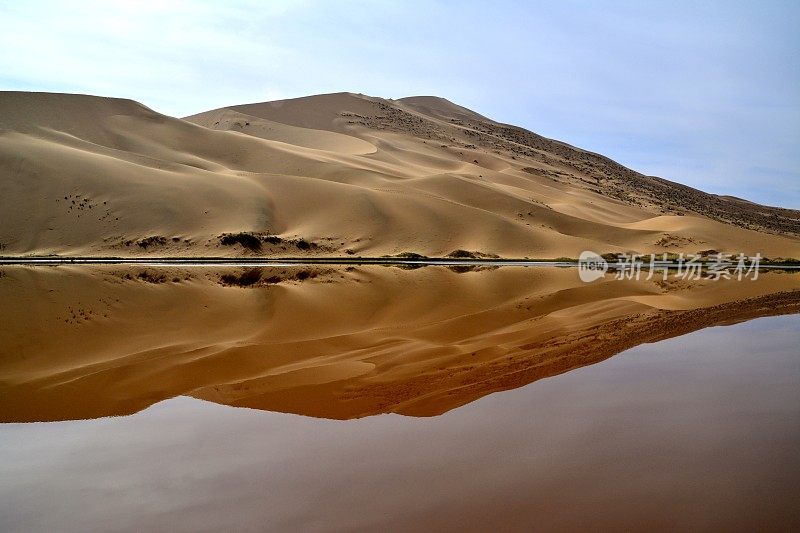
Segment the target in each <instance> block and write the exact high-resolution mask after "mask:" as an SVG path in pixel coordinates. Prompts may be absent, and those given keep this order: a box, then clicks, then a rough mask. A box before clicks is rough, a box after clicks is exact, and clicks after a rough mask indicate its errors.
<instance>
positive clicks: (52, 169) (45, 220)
mask: <svg viewBox="0 0 800 533" xmlns="http://www.w3.org/2000/svg"><path fill="white" fill-rule="evenodd" d="M225 233H251V234H258V235H271V236H276V237H279V239H280V242H265V243H264V245H263V246H261V247H259V249H258V250H253V249H250V248H247V247H242V246H238V245H233V246H226V245H224V244H221V242H220V238H221V236H222V235H223V234H225ZM799 236H800V213H798V212H797V211H793V210H788V209H778V208H771V207H766V206H760V205H757V204H753V203H750V202H746V201H743V200H740V199H735V198H732V197H723V196H715V195H710V194H706V193H703V192H701V191H697V190H694V189H691V188H689V187H685V186H683V185H679V184H676V183H673V182H669V181H666V180H663V179H660V178H654V177H649V176H643V175H641V174H638V173H636V172H634V171H632V170H630V169H627V168H625V167H622V166H621V165H619V164H617V163H615V162H613V161H611V160H610V159H607V158H605V157H602V156H600V155H598V154H593V153H590V152H587V151H584V150H581V149H579V148H575V147H572V146H570V145H568V144H566V143H563V142H559V141H553V140H550V139H546V138H544V137H541V136H538V135H536V134H534V133H531V132H529V131H527V130H524V129H522V128H517V127H514V126H509V125H505V124H500V123H497V122H495V121H492V120H490V119H487V118H485V117H483V116H482V115H480V114H478V113H475V112H473V111H471V110H469V109H466V108H464V107H461V106H458V105H457V104H454V103H452V102H449V101H447V100H444V99H441V98H437V97H428V96H426V97H410V98H402V99H399V100H386V99H381V98H374V97H369V96H365V95H359V94H353V93H337V94H326V95H318V96H311V97H305V98H297V99H291V100H283V101H276V102H266V103H257V104H246V105H236V106H231V107H226V108H221V109H217V110H213V111H207V112H204V113H200V114H197V115H194V116H191V117H186V118H185V119H179V118H172V117H168V116H165V115H162V114H159V113H157V112H156V111H153V110H151V109H149V108H147V107H145V106H143V105H141V104H139V103H136V102H133V101H130V100H123V99H114V98H100V97H94V96H86V95H68V94H49V93H21V92H4V93H0V247H2V251H1V252H0V253H2V254H3V255H20V254H39V255H41V254H63V255H96V256H137V255H149V254H156V255H162V256H182V255H186V256H237V255H247V254H254V253H258V254H261V255H265V256H287V255H329V256H344V255H363V256H380V255H384V254H398V253H404V252H413V253H419V254H424V255H428V256H444V255H446V254H448V253H450V252H452V251H453V250H456V249H465V250H474V251H479V252H483V253H488V254H496V255H499V256H502V257H518V258H522V257H531V258H555V257H577V256H578V255H579V254H580V252H581V251H583V250H594V251H597V252H599V253H606V252H622V251H633V252H639V253H650V252H689V253H696V252H698V251H700V250H709V249H713V250H718V251H726V252H731V253H739V252H744V253H748V254H755V253H757V252H760V253H762V254H763V255H765V256H768V257H782V258H786V257H800V237H799ZM300 240H303V241H305V242H308V243H310V244H312V245H313V246H309V247H308V248H301V249H298V248H297V247H295V246H293V245H292V244H291V243H292V242H299V241H300ZM273 241H274V239H273ZM140 243H146V244H145V245H141V244H140Z"/></svg>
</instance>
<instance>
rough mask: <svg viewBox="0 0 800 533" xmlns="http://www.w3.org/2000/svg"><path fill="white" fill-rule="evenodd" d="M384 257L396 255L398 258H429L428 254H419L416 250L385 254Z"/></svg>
mask: <svg viewBox="0 0 800 533" xmlns="http://www.w3.org/2000/svg"><path fill="white" fill-rule="evenodd" d="M384 257H396V258H398V259H429V258H428V256H427V255H422V254H418V253H416V252H401V253H399V254H395V255H384Z"/></svg>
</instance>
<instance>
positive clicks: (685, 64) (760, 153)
mask: <svg viewBox="0 0 800 533" xmlns="http://www.w3.org/2000/svg"><path fill="white" fill-rule="evenodd" d="M0 20H2V22H3V28H4V31H3V32H2V34H0V50H1V51H0V89H3V90H39V91H59V92H81V93H90V94H99V95H105V96H119V97H127V98H133V99H135V100H138V101H140V102H142V103H144V104H146V105H148V106H150V107H152V108H154V109H156V110H157V111H160V112H162V113H166V114H169V115H173V116H184V115H188V114H192V113H196V112H199V111H203V110H207V109H211V108H215V107H220V106H223V105H231V104H237V103H246V102H256V101H264V100H272V99H277V98H290V97H295V96H304V95H308V94H317V93H324V92H338V91H353V92H362V93H366V94H370V95H373V96H383V97H388V98H399V97H403V96H410V95H420V94H429V95H437V96H443V97H445V98H448V99H450V100H452V101H454V102H456V103H459V104H462V105H465V106H467V107H470V108H472V109H474V110H475V111H478V112H480V113H482V114H484V115H487V116H490V117H492V118H494V119H497V120H500V121H503V122H508V123H512V124H517V125H520V126H524V127H526V128H528V129H531V130H533V131H535V132H537V133H540V134H542V135H545V136H548V137H553V138H556V139H559V140H563V141H566V142H569V143H571V144H574V145H577V146H580V147H583V148H587V149H590V150H593V151H596V152H599V153H602V154H604V155H607V156H609V157H612V158H613V159H616V160H617V161H619V162H621V163H623V164H625V165H627V166H629V167H632V168H634V169H636V170H639V171H641V172H644V173H647V174H653V175H658V176H662V177H665V178H668V179H671V180H674V181H679V182H681V183H686V184H688V185H691V186H694V187H698V188H701V189H704V190H707V191H710V192H716V193H720V194H732V195H736V196H741V197H745V198H748V199H752V200H756V201H759V202H762V203H768V204H771V205H782V206H785V207H793V208H800V31H798V30H797V28H798V27H800V2H794V1H789V2H762V1H759V2H756V1H752V2H735V1H727V2H667V1H664V2H578V1H570V0H567V1H563V0H562V1H552V2H491V3H483V2H468V1H460V2H456V1H454V2H431V1H424V2H423V1H420V2H415V1H396V2H388V1H387V2H384V1H379V0H378V1H376V0H370V1H364V2H356V1H340V2H336V1H296V2H283V1H272V2H267V1H261V2H256V1H250V0H247V1H224V2H223V1H219V2H189V1H173V0H162V1H159V2H147V1H138V2H134V1H128V2H113V1H111V2H109V1H102V2H100V1H98V2H89V1H85V2H81V1H75V2H37V1H30V2H17V1H4V0H0Z"/></svg>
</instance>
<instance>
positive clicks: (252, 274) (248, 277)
mask: <svg viewBox="0 0 800 533" xmlns="http://www.w3.org/2000/svg"><path fill="white" fill-rule="evenodd" d="M260 280H261V269H260V268H250V269H247V270H245V271H244V272H242V273H241V274H239V275H237V274H223V275H222V276H220V281H222V283H223V284H224V285H234V286H236V287H249V286H250V285H255V284H256V283H258V282H259V281H260Z"/></svg>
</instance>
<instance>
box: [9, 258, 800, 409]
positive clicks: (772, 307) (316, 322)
mask: <svg viewBox="0 0 800 533" xmlns="http://www.w3.org/2000/svg"><path fill="white" fill-rule="evenodd" d="M460 270H461V269H460V268H459V267H453V268H446V267H424V268H419V269H411V270H409V269H403V268H398V267H384V266H371V267H366V266H365V267H347V268H345V267H286V268H261V269H243V268H229V269H223V270H219V269H216V268H214V269H210V268H204V267H194V268H165V267H159V268H143V267H126V266H119V267H111V266H80V267H77V266H76V267H66V266H59V267H35V268H31V267H21V266H20V267H4V268H3V269H2V270H0V272H1V273H2V275H0V298H2V301H3V305H2V306H0V325H1V326H0V347H2V357H0V375H2V376H3V379H2V381H1V382H0V397H2V398H3V401H2V402H0V420H1V421H3V422H29V421H47V420H66V419H84V418H95V417H102V416H110V415H127V414H132V413H135V412H137V411H140V410H142V409H144V408H146V407H148V406H150V405H152V404H154V403H157V402H160V401H162V400H165V399H167V398H172V397H176V396H181V395H188V396H194V397H196V398H200V399H204V400H209V401H212V402H216V403H220V404H224V405H231V406H238V407H250V408H256V409H262V410H270V411H281V412H289V413H298V414H303V415H308V416H315V417H323V418H335V419H349V418H360V417H365V416H369V415H375V414H380V413H400V414H404V415H411V416H433V415H438V414H441V413H444V412H446V411H449V410H451V409H454V408H456V407H459V406H461V405H464V404H466V403H469V402H472V401H474V400H476V399H478V398H481V397H483V396H485V395H487V394H490V393H493V392H496V391H501V390H507V389H512V388H516V387H520V386H522V385H525V384H527V383H531V382H533V381H536V380H539V379H542V378H547V377H550V376H554V375H557V374H561V373H563V372H567V371H569V370H572V369H575V368H578V367H582V366H585V365H590V364H593V363H597V362H599V361H602V360H604V359H606V358H608V357H611V356H613V355H614V354H616V353H618V352H620V351H622V350H625V349H627V348H630V347H633V346H635V345H637V344H640V343H643V342H653V341H656V340H660V339H663V338H668V337H672V336H678V335H682V334H685V333H688V332H691V331H694V330H697V329H701V328H704V327H708V326H713V325H724V324H730V323H734V322H737V321H743V320H748V319H751V318H755V317H759V316H772V315H779V314H786V313H798V312H800V272H762V273H761V274H760V276H759V279H758V280H757V281H752V280H743V281H736V280H735V279H732V280H720V281H713V280H709V279H704V280H701V281H697V282H687V281H683V280H680V279H674V280H673V279H670V280H667V281H666V282H664V281H662V280H660V279H658V278H657V277H656V278H654V279H652V280H646V279H641V280H639V281H636V280H625V281H622V280H616V279H614V277H613V276H612V275H611V274H609V275H607V276H606V277H605V278H604V279H603V280H600V281H596V282H594V283H591V284H587V283H583V282H581V281H580V280H579V279H578V276H577V273H576V271H575V269H574V268H558V267H540V268H522V267H504V268H494V269H479V270H475V271H467V272H463V271H460Z"/></svg>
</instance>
